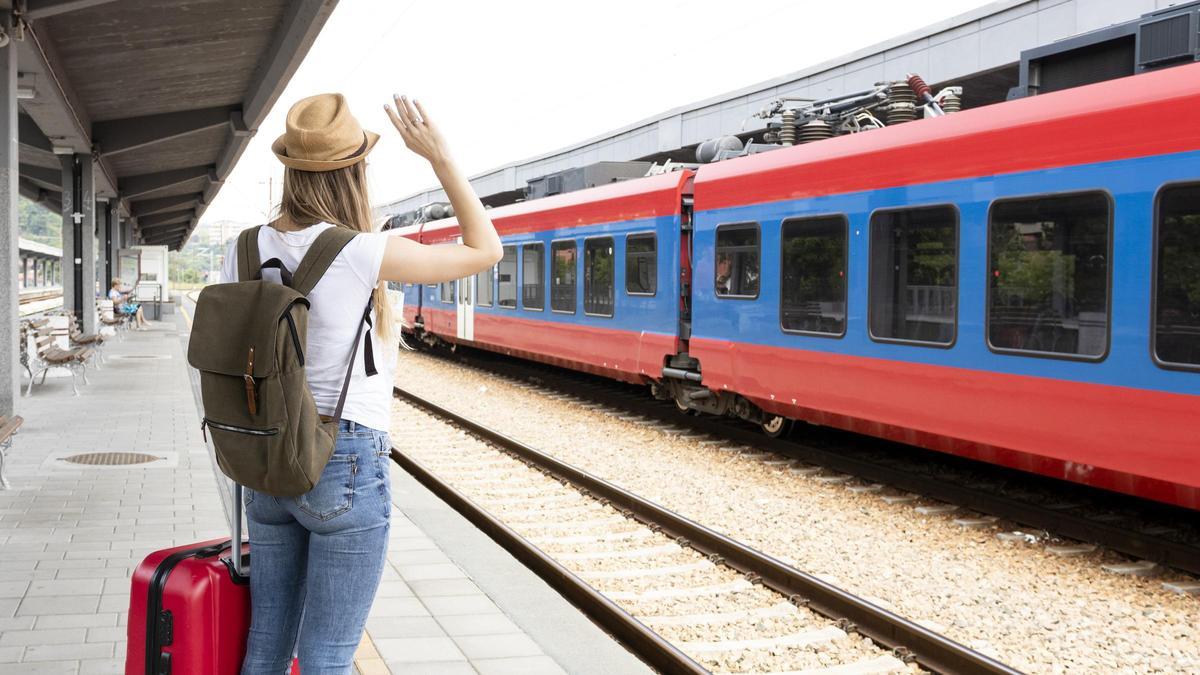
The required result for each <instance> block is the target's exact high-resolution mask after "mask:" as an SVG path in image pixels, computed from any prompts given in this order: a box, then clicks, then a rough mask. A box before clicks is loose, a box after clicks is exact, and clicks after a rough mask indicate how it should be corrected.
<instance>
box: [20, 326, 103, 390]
mask: <svg viewBox="0 0 1200 675" xmlns="http://www.w3.org/2000/svg"><path fill="white" fill-rule="evenodd" d="M21 329H22V333H24V335H23V336H22V340H21V341H22V342H23V343H25V349H26V355H27V356H26V358H27V362H26V369H28V370H29V388H28V389H26V390H25V395H26V396H30V395H32V394H33V383H34V381H35V380H36V379H37V376H38V375H39V374H40V375H41V376H42V384H45V383H46V374H47V373H48V372H50V369H52V368H63V369H65V370H68V371H70V373H71V391H72V392H74V394H75V395H76V396H78V395H79V388H78V387H77V386H76V385H75V378H76V376H77V375H78V376H81V377H82V378H83V383H84V384H88V380H87V372H85V369H84V366H85V365H86V364H87V361H88V359H90V358H92V356H93V354H94V352H95V350H94V349H93V348H91V347H73V348H71V349H63V348H61V347H59V346H58V345H56V344H55V343H54V336H53V335H50V334H49V333H46V332H44V327H43V328H37V327H34V326H33V325H32V324H24V323H23V324H22V326H21Z"/></svg>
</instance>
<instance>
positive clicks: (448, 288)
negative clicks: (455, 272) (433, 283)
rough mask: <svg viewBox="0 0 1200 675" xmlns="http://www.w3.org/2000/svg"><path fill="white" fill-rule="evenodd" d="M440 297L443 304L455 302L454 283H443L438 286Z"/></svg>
mask: <svg viewBox="0 0 1200 675" xmlns="http://www.w3.org/2000/svg"><path fill="white" fill-rule="evenodd" d="M438 295H439V296H441V301H442V302H454V282H453V281H443V282H442V283H440V284H438Z"/></svg>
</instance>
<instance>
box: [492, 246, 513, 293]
mask: <svg viewBox="0 0 1200 675" xmlns="http://www.w3.org/2000/svg"><path fill="white" fill-rule="evenodd" d="M496 281H497V289H496V290H497V293H496V295H497V297H496V304H497V305H498V306H500V307H510V308H511V307H516V306H517V247H516V246H505V247H504V257H502V258H500V263H499V264H498V265H496Z"/></svg>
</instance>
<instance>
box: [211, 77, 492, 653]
mask: <svg viewBox="0 0 1200 675" xmlns="http://www.w3.org/2000/svg"><path fill="white" fill-rule="evenodd" d="M393 103H394V105H395V108H392V107H391V106H384V109H385V111H386V113H387V115H388V116H389V117H390V118H391V122H392V124H393V125H394V126H395V127H396V130H397V131H399V132H400V137H401V138H402V139H403V140H404V144H405V145H406V146H408V148H409V149H410V150H412V151H413V152H414V153H416V154H417V155H419V156H421V157H423V158H424V159H425V160H427V161H428V162H429V163H430V164H431V165H432V167H433V170H434V172H435V173H436V174H437V177H438V179H439V180H440V181H441V183H442V187H443V188H444V189H445V191H446V195H447V196H448V197H449V199H450V202H451V203H452V204H453V205H454V209H455V212H456V213H457V214H458V222H459V226H460V228H461V229H462V244H459V245H454V246H436V247H433V246H424V245H422V244H418V243H416V242H414V241H412V240H410V239H405V238H402V237H392V236H388V235H386V234H383V233H373V232H371V203H370V200H369V199H368V197H367V179H366V163H365V161H364V160H365V159H366V157H367V154H368V153H369V152H370V151H371V149H372V148H373V147H374V145H375V143H376V141H377V140H378V139H379V136H378V135H377V134H374V133H371V132H364V131H363V130H362V127H360V126H359V124H358V122H357V121H356V120H355V119H354V117H353V115H351V114H350V110H349V109H348V107H347V105H346V101H345V99H344V98H343V97H342V96H341V95H340V94H322V95H318V96H313V97H310V98H306V99H304V100H302V101H299V102H297V103H296V104H295V105H294V106H292V108H291V110H290V111H289V112H288V116H287V131H286V132H285V133H284V134H283V135H282V136H280V137H279V139H278V140H276V141H275V143H274V144H273V145H272V148H271V149H272V151H273V152H274V153H275V155H276V156H277V157H278V158H279V160H280V161H281V162H282V163H283V164H284V166H285V172H284V187H283V196H282V201H281V203H280V207H279V217H278V218H277V219H276V220H275V221H273V222H272V223H270V224H269V225H268V226H265V227H262V228H260V229H259V232H258V246H259V253H260V258H261V259H262V260H270V259H272V258H278V259H279V260H280V261H282V262H283V264H284V265H285V266H286V267H287V268H288V269H289V270H291V271H295V269H296V266H297V265H298V263H299V262H300V259H301V258H303V256H304V254H305V252H306V251H307V250H308V246H309V244H311V243H312V241H313V240H314V239H315V238H316V236H317V234H319V233H320V232H321V231H322V230H324V229H325V228H329V227H346V228H349V229H352V230H355V231H358V232H362V234H359V235H357V236H356V237H354V239H353V240H352V241H351V242H350V243H349V244H348V245H347V246H346V247H345V248H344V249H342V251H341V252H340V253H339V254H338V257H337V258H335V259H334V262H333V264H331V265H330V267H329V269H328V271H326V273H325V275H324V276H323V277H321V280H320V281H319V282H318V283H317V285H316V287H315V288H314V289H313V290H312V292H311V293H310V294H309V295H308V298H309V301H310V302H311V304H312V309H311V311H310V313H309V322H308V354H307V360H306V362H305V376H306V378H307V380H308V385H309V388H310V389H311V390H312V393H313V397H314V399H315V400H316V403H317V410H318V412H320V413H321V414H322V415H332V414H333V412H334V410H333V409H334V407H335V406H336V403H337V399H338V394H339V393H340V391H341V388H342V379H343V377H344V375H345V372H346V366H347V363H346V358H347V356H346V355H347V354H350V353H351V347H352V343H353V341H354V335H355V331H356V329H357V328H358V323H359V322H360V321H361V317H362V308H363V307H364V305H366V303H367V300H368V299H369V298H370V297H372V296H373V297H374V298H375V303H374V311H373V316H372V323H371V325H372V326H374V329H373V331H372V333H373V334H371V333H369V334H367V336H366V337H365V339H366V340H375V341H376V342H375V344H377V345H379V346H378V347H375V348H373V349H372V350H371V351H373V352H374V356H375V358H374V360H375V362H376V367H377V368H378V373H377V374H375V375H368V374H367V372H366V369H365V368H364V366H363V363H362V359H363V358H364V356H363V355H364V351H365V350H364V349H359V350H358V357H357V359H358V363H356V364H355V365H354V368H353V371H352V373H353V374H352V375H351V380H350V386H349V390H348V394H347V396H346V401H345V407H344V409H343V411H342V417H341V422H340V434H339V435H338V439H337V444H336V446H335V448H334V454H333V457H332V458H331V459H330V462H329V464H327V465H326V467H325V470H324V472H323V473H322V475H321V479H320V481H318V483H317V485H316V486H315V487H314V488H313V489H312V490H311V491H310V492H309V493H307V494H305V495H302V496H300V497H288V498H285V497H272V496H270V495H266V494H262V493H255V492H254V491H252V490H249V489H247V490H246V491H245V504H246V519H247V522H248V526H249V533H250V546H251V549H252V550H253V555H252V558H253V563H252V565H251V567H252V571H251V574H250V599H251V622H250V636H249V643H248V645H247V650H246V658H245V661H244V662H243V664H242V673H243V675H260V674H264V675H266V674H269V675H280V674H282V673H286V672H288V668H289V665H290V661H291V658H292V654H293V650H296V651H297V653H298V655H299V657H300V663H301V664H302V665H301V668H302V669H303V671H304V674H305V675H329V674H333V673H337V674H342V673H350V672H352V668H353V658H354V651H355V649H356V647H357V646H358V643H359V640H360V639H361V637H362V632H363V627H364V625H365V624H366V620H367V613H368V611H369V610H370V608H371V604H372V602H373V601H374V599H375V591H376V589H377V587H378V584H379V579H380V575H381V574H382V572H383V565H384V562H385V555H386V551H387V542H388V516H389V511H390V504H391V496H390V494H389V489H390V487H389V479H388V470H389V465H390V460H389V457H388V450H389V449H390V447H391V444H390V443H389V441H388V437H387V432H386V431H385V430H386V429H387V428H388V419H389V417H390V414H389V411H390V407H391V386H392V369H393V365H394V363H395V355H396V352H397V351H398V350H397V349H396V345H395V344H394V343H392V342H391V341H390V340H389V339H388V337H389V336H388V332H389V330H390V329H391V326H392V319H391V317H390V316H389V314H390V311H389V304H388V302H387V300H386V297H385V295H384V284H385V283H386V282H388V281H398V282H409V283H425V284H429V283H438V282H442V281H449V280H451V279H457V278H461V277H466V276H470V275H472V274H475V273H477V272H479V271H481V270H484V269H486V268H488V267H490V266H492V265H493V264H495V263H496V262H497V261H499V260H500V257H501V255H502V249H501V246H500V239H499V237H498V236H497V235H496V230H495V228H494V227H493V226H492V223H491V221H490V220H489V219H488V217H487V215H486V214H485V212H484V209H483V205H482V204H481V203H480V201H479V198H478V197H476V196H475V193H474V191H473V190H472V189H471V186H470V184H469V183H467V180H466V178H465V177H464V176H463V174H462V173H461V172H460V171H459V170H458V168H457V166H455V164H454V162H453V161H452V160H451V158H450V153H449V151H448V150H447V147H446V142H445V141H444V140H443V138H442V135H441V134H440V133H439V132H438V129H437V127H435V126H434V125H433V123H432V121H430V119H429V117H428V115H426V114H425V111H424V109H422V108H421V105H420V104H419V103H416V102H415V101H414V102H409V101H408V100H407V99H406V98H402V97H396V98H395V99H394V101H393ZM236 243H237V242H236V240H235V241H234V243H233V245H231V246H230V248H229V251H228V254H227V255H226V256H225V265H224V269H223V273H222V277H223V278H222V281H235V280H236V278H237V260H236V255H237V254H236V250H237V249H236ZM267 273H269V274H270V276H267V275H266V274H264V276H265V277H266V278H270V279H277V278H278V277H277V276H276V275H277V273H276V272H275V271H274V270H267Z"/></svg>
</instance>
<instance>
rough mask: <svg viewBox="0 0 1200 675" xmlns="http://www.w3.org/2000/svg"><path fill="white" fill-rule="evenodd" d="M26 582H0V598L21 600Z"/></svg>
mask: <svg viewBox="0 0 1200 675" xmlns="http://www.w3.org/2000/svg"><path fill="white" fill-rule="evenodd" d="M27 588H29V582H28V581H0V598H23V597H25V589H27Z"/></svg>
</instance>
